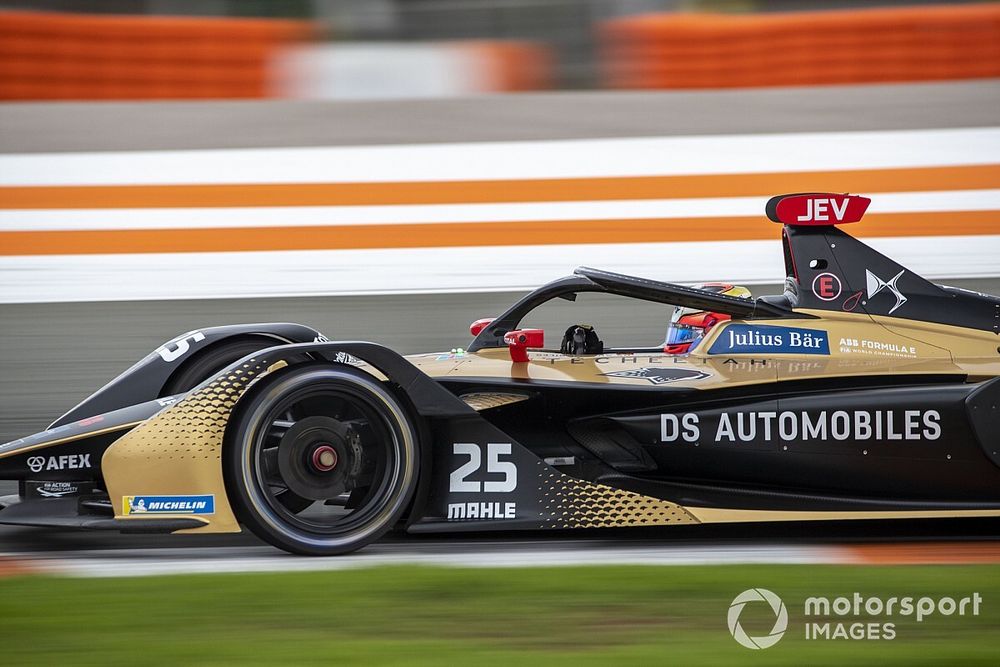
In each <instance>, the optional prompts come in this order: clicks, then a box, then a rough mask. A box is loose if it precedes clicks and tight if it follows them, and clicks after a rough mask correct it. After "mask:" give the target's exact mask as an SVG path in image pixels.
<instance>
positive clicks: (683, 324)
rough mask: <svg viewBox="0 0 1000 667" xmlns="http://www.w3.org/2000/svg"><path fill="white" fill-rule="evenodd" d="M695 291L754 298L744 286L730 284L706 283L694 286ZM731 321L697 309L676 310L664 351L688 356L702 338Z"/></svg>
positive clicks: (727, 317) (723, 316)
mask: <svg viewBox="0 0 1000 667" xmlns="http://www.w3.org/2000/svg"><path fill="white" fill-rule="evenodd" d="M692 287H694V288H695V289H701V290H706V291H709V292H714V293H716V294H722V295H725V296H734V297H736V298H738V299H749V298H751V297H752V295H751V294H750V290H748V289H747V288H746V287H743V286H742V285H730V284H729V283H704V284H702V285H693V286H692ZM728 319H731V318H730V316H729V315H727V314H725V313H713V312H709V311H707V310H697V309H695V308H681V307H677V308H674V314H673V315H671V317H670V327H669V328H668V329H667V340H666V342H665V343H664V347H663V351H664V352H666V353H667V354H687V353H688V352H690V351H691V348H693V347H694V346H695V345H697V344H698V341H700V340H701V339H702V338H704V337H705V335H706V334H708V332H709V331H710V330H711V329H712V327H714V326H715V325H716V324H718V323H719V322H724V321H726V320H728Z"/></svg>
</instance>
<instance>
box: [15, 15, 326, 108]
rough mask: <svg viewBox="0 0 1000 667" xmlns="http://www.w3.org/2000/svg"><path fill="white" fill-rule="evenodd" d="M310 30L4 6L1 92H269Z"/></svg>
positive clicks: (148, 95)
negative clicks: (279, 63) (287, 50)
mask: <svg viewBox="0 0 1000 667" xmlns="http://www.w3.org/2000/svg"><path fill="white" fill-rule="evenodd" d="M313 33H314V28H313V26H312V25H311V24H309V23H304V22H297V21H281V20H257V19H222V18H175V17H162V16H154V17H139V16H90V15H82V14H81V15H77V14H43V13H28V12H10V13H0V99H4V100H44V99H48V100H71V99H77V100H85V99H86V100H93V99H119V100H123V99H195V98H251V97H265V96H267V95H268V63H269V61H270V59H271V56H272V55H273V53H274V51H275V50H276V49H279V48H281V47H283V46H284V45H286V44H289V43H292V42H301V41H304V40H308V39H309V38H310V37H311V36H312V35H313Z"/></svg>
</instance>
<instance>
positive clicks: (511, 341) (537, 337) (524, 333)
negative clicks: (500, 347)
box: [503, 329, 545, 363]
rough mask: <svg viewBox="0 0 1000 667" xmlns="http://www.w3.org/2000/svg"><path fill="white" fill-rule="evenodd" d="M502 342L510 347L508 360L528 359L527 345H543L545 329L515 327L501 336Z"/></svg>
mask: <svg viewBox="0 0 1000 667" xmlns="http://www.w3.org/2000/svg"><path fill="white" fill-rule="evenodd" d="M503 342H505V343H507V347H509V348H510V360H511V361H513V362H516V363H524V362H526V361H528V348H529V347H534V348H538V347H545V331H543V330H542V329H516V330H514V331H508V332H507V333H505V334H504V336H503Z"/></svg>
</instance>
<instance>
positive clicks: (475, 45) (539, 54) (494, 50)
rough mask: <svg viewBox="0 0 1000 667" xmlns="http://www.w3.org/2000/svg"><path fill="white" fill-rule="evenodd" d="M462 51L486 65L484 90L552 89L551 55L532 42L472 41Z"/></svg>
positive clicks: (543, 47)
mask: <svg viewBox="0 0 1000 667" xmlns="http://www.w3.org/2000/svg"><path fill="white" fill-rule="evenodd" d="M464 45H465V47H466V48H467V49H469V50H471V51H472V52H473V53H475V54H477V55H479V56H480V57H481V58H482V59H483V60H484V61H485V63H486V71H485V72H484V75H485V77H484V78H485V80H484V81H483V86H482V87H483V89H484V90H488V91H495V92H517V91H524V90H544V89H546V88H551V87H552V85H553V82H552V78H553V77H552V54H551V52H550V51H549V49H548V48H546V47H545V46H542V45H541V44H536V43H533V42H525V41H516V40H473V41H468V42H465V43H464Z"/></svg>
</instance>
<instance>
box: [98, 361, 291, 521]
mask: <svg viewBox="0 0 1000 667" xmlns="http://www.w3.org/2000/svg"><path fill="white" fill-rule="evenodd" d="M269 363H273V362H268V360H266V359H256V358H253V359H250V360H249V361H248V362H246V363H244V364H242V365H240V366H239V367H237V368H234V369H232V370H230V371H229V372H228V373H226V374H225V375H224V376H221V377H219V378H216V379H215V380H214V381H212V382H211V383H209V384H207V385H205V386H204V387H201V388H200V389H197V390H195V391H194V392H192V393H191V394H189V395H188V396H186V397H185V398H183V399H181V400H180V401H178V402H177V403H175V404H174V405H171V406H169V407H167V408H166V409H164V410H163V411H162V412H160V413H159V414H158V415H156V416H155V417H152V418H150V419H149V420H147V421H146V422H144V423H142V424H140V425H139V426H137V427H136V428H135V429H133V430H132V431H130V432H129V433H127V434H125V435H124V436H122V437H121V438H120V439H119V440H118V441H116V442H115V443H114V444H113V445H112V446H111V447H109V448H108V450H107V452H105V454H104V458H103V460H102V467H103V469H104V474H105V479H106V481H107V483H108V492H109V494H110V496H111V501H112V503H114V506H115V513H116V515H119V517H120V518H121V515H122V511H123V510H122V507H121V503H122V498H124V497H125V496H137V495H202V494H209V493H211V494H213V495H215V514H214V515H211V516H204V517H199V518H205V519H207V520H208V523H209V524H210V525H211V526H212V528H211V529H209V530H206V529H198V530H199V532H215V531H235V530H239V527H238V525H237V523H236V519H235V517H234V516H233V514H232V510H231V508H230V507H229V503H228V501H227V500H226V491H225V483H224V481H223V478H222V439H223V436H224V435H225V431H226V424H227V423H228V421H229V416H230V414H231V412H232V410H233V407H234V406H235V405H236V402H237V401H238V400H239V399H240V397H241V396H242V395H243V394H244V392H246V390H247V389H248V388H249V386H250V385H251V384H252V383H253V382H254V380H256V379H258V378H260V377H261V376H262V375H264V374H266V373H267V371H268V366H269ZM133 517H134V515H130V516H129V517H128V518H129V519H133ZM136 520H141V518H138V519H136Z"/></svg>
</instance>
